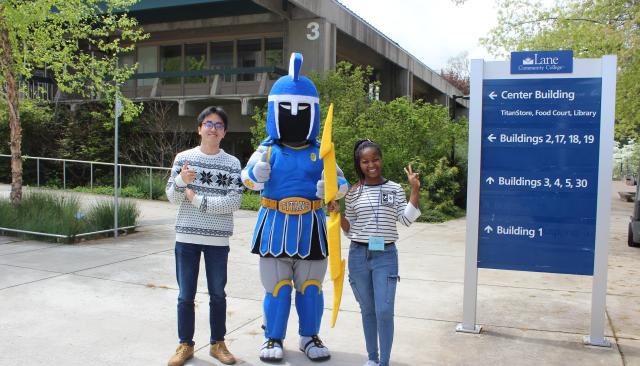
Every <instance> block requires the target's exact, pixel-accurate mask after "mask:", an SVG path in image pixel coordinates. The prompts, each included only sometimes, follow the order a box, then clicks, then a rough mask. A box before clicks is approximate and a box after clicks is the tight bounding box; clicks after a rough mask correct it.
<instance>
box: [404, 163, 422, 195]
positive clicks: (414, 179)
mask: <svg viewBox="0 0 640 366" xmlns="http://www.w3.org/2000/svg"><path fill="white" fill-rule="evenodd" d="M404 172H405V173H407V180H408V181H409V184H410V185H411V190H412V191H413V190H415V191H417V190H418V189H420V178H418V173H417V172H416V173H414V172H413V169H411V164H409V165H407V167H406V168H404Z"/></svg>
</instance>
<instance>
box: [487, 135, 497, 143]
mask: <svg viewBox="0 0 640 366" xmlns="http://www.w3.org/2000/svg"><path fill="white" fill-rule="evenodd" d="M495 139H496V137H495V136H493V134H491V135H489V136H487V140H489V141H491V142H493V141H495Z"/></svg>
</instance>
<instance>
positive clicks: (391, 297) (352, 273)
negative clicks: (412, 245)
mask: <svg viewBox="0 0 640 366" xmlns="http://www.w3.org/2000/svg"><path fill="white" fill-rule="evenodd" d="M399 280H400V277H399V276H398V251H397V250H396V246H395V244H391V245H387V246H385V248H384V251H370V250H368V249H367V246H366V245H360V244H355V243H353V242H352V243H351V246H350V248H349V283H350V284H351V289H352V290H353V294H354V295H355V297H356V300H357V301H358V304H360V312H361V313H362V327H363V329H364V340H365V343H366V345H367V353H368V354H369V360H371V361H377V362H379V363H380V366H388V365H389V357H390V355H391V346H392V344H393V306H394V302H395V297H396V285H397V283H398V281H399ZM378 342H379V343H380V357H379V358H378Z"/></svg>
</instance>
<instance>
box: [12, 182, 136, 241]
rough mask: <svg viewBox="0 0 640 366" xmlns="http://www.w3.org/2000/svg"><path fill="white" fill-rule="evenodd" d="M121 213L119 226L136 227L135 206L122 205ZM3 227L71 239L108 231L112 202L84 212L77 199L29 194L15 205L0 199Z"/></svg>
mask: <svg viewBox="0 0 640 366" xmlns="http://www.w3.org/2000/svg"><path fill="white" fill-rule="evenodd" d="M118 213H119V215H118V226H122V227H124V226H135V224H136V221H137V218H138V216H139V212H138V209H137V207H136V205H135V203H133V202H126V201H124V202H122V204H121V205H120V206H119V209H118ZM0 227H5V228H10V229H18V230H26V231H35V232H41V233H48V234H58V235H65V236H71V237H72V236H74V235H77V234H81V233H86V232H93V231H99V230H106V229H110V228H113V203H112V202H110V203H109V202H101V203H98V204H96V205H94V206H92V207H89V208H88V209H87V210H86V212H83V211H82V210H81V208H80V202H79V200H78V198H75V197H66V196H62V195H57V194H55V193H48V192H46V193H41V192H37V193H27V194H25V195H24V196H23V197H22V201H21V202H20V203H19V204H18V205H16V206H13V205H12V204H11V202H10V201H9V200H7V199H0ZM8 233H9V234H11V232H8ZM29 237H33V238H36V239H40V238H42V237H38V236H29Z"/></svg>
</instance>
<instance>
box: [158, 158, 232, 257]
mask: <svg viewBox="0 0 640 366" xmlns="http://www.w3.org/2000/svg"><path fill="white" fill-rule="evenodd" d="M185 161H186V162H187V164H188V165H189V168H190V169H194V170H195V171H196V179H195V180H194V181H193V182H191V184H186V183H185V182H184V181H183V180H182V177H181V176H180V170H181V169H182V165H183V164H184V162H185ZM187 187H188V188H190V189H192V190H193V191H194V192H195V193H196V196H195V198H194V199H193V202H189V200H187V199H186V197H185V188H187ZM242 190H243V188H242V181H241V180H240V161H238V159H236V158H235V157H234V156H232V155H229V154H227V153H225V152H224V150H222V149H220V152H218V153H217V154H215V155H207V154H204V153H202V152H201V151H200V147H199V146H198V147H195V148H193V149H190V150H185V151H183V152H181V153H179V154H178V155H176V159H175V160H174V162H173V170H172V172H171V177H169V181H168V182H167V189H166V192H167V198H168V199H169V201H170V202H171V203H174V204H177V205H180V207H178V214H177V217H176V241H179V242H183V243H191V244H204V245H216V246H225V245H229V237H230V236H231V234H233V211H235V210H237V209H239V208H240V203H241V201H242Z"/></svg>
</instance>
